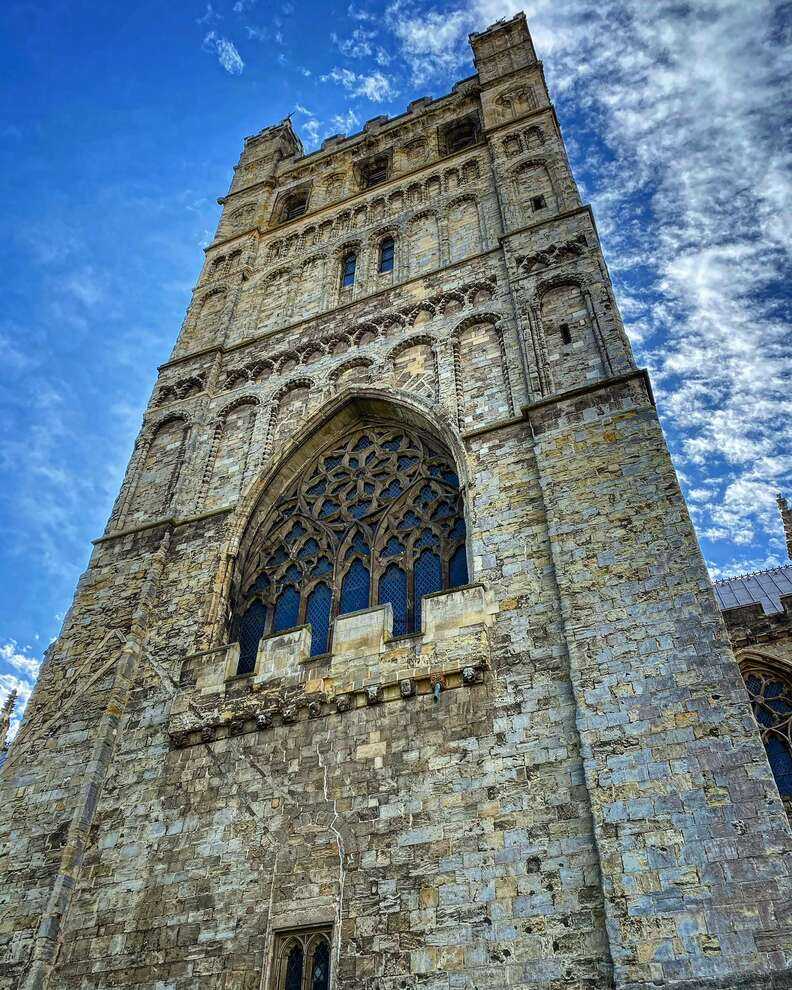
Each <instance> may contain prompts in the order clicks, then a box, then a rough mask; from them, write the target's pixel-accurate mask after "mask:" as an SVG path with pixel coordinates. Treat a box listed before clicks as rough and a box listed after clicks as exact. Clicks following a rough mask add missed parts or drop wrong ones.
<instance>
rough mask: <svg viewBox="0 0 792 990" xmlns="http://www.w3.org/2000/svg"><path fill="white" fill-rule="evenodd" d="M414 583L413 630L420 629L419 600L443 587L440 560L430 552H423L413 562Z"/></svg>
mask: <svg viewBox="0 0 792 990" xmlns="http://www.w3.org/2000/svg"><path fill="white" fill-rule="evenodd" d="M413 581H414V583H415V627H414V628H415V630H416V631H418V630H419V629H420V628H421V599H422V598H423V596H424V595H431V594H432V592H434V591H440V590H441V589H442V587H443V573H442V570H441V567H440V558H439V557H438V556H437V554H436V553H432V551H431V550H424V552H423V553H422V554H421V556H420V557H419V558H418V560H416V562H415V571H414V572H413Z"/></svg>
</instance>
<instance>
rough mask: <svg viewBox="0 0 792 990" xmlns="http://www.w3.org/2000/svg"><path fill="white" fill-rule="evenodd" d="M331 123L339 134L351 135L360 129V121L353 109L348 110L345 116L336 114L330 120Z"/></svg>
mask: <svg viewBox="0 0 792 990" xmlns="http://www.w3.org/2000/svg"><path fill="white" fill-rule="evenodd" d="M330 123H331V124H332V126H333V128H334V130H335V132H336V133H337V134H351V133H352V132H353V131H355V130H357V128H358V127H360V121H359V120H358V118H357V115H356V114H355V111H354V110H352V109H351V108H348V109H347V112H346V113H345V114H340V113H337V114H335V116H333V117H331V118H330Z"/></svg>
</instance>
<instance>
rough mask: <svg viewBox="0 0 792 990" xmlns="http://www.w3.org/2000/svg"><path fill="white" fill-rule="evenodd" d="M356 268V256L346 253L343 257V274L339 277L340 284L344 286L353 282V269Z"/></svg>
mask: <svg viewBox="0 0 792 990" xmlns="http://www.w3.org/2000/svg"><path fill="white" fill-rule="evenodd" d="M356 268H357V257H356V256H355V255H354V254H348V255H347V256H346V258H344V274H343V276H342V279H341V284H342V285H343V286H344V287H345V288H346V287H347V286H349V285H354V284H355V269H356Z"/></svg>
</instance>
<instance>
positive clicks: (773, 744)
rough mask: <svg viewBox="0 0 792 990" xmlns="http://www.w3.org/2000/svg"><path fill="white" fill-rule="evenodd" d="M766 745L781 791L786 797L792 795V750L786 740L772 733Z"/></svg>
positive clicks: (771, 766) (771, 767)
mask: <svg viewBox="0 0 792 990" xmlns="http://www.w3.org/2000/svg"><path fill="white" fill-rule="evenodd" d="M765 745H766V747H767V759H768V760H769V761H770V769H771V770H772V771H773V776H774V777H775V779H776V784H777V785H778V790H779V793H780V794H782V795H784V797H792V752H790V749H789V746H788V745H787V743H786V740H784V739H780V738H779V737H778V736H776V735H771V736H770V737H769V738H768V740H767V742H766V744H765Z"/></svg>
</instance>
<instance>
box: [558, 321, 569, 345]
mask: <svg viewBox="0 0 792 990" xmlns="http://www.w3.org/2000/svg"><path fill="white" fill-rule="evenodd" d="M559 330H560V331H561V341H562V343H564V344H571V343H572V334H571V333H570V332H569V324H568V323H562V324H561V326H560V327H559Z"/></svg>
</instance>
